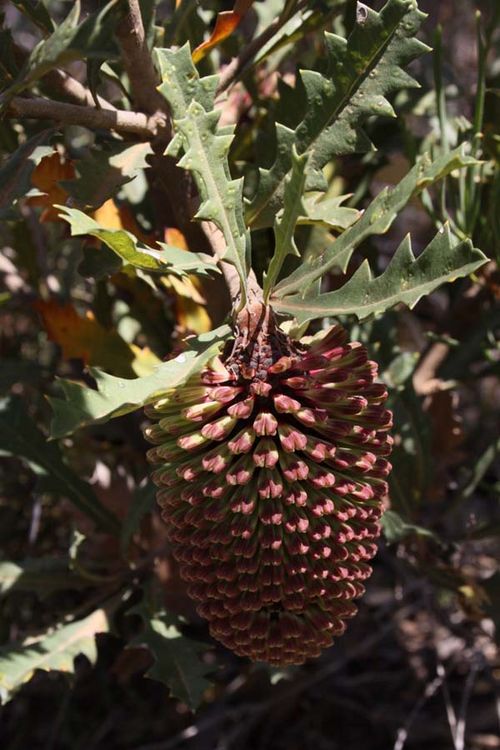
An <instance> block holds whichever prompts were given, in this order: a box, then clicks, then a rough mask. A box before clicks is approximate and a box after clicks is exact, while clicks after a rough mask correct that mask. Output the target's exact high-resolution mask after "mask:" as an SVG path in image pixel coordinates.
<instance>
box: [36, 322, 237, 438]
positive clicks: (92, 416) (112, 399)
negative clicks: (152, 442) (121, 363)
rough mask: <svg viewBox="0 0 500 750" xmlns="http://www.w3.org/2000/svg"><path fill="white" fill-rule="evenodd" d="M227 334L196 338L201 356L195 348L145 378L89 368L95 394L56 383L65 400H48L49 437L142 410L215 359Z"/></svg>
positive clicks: (220, 330)
mask: <svg viewBox="0 0 500 750" xmlns="http://www.w3.org/2000/svg"><path fill="white" fill-rule="evenodd" d="M228 333H229V327H228V326H222V327H221V328H218V329H216V330H215V331H212V332H211V333H210V334H204V335H203V336H200V337H198V342H199V344H200V345H201V346H204V348H203V349H202V351H201V352H200V351H199V350H197V349H195V348H192V349H191V350H190V351H186V352H183V353H182V354H179V356H178V357H176V358H175V359H171V360H169V361H168V362H164V363H163V364H161V365H159V366H158V367H157V369H156V371H155V372H154V373H153V374H152V375H148V376H146V377H142V378H134V379H131V380H128V379H125V378H117V377H114V376H113V375H108V374H107V373H105V372H102V371H101V370H96V369H94V368H90V373H91V375H92V377H93V378H94V379H95V381H96V385H97V390H94V389H92V388H87V387H86V386H83V385H80V384H79V383H74V382H72V381H70V380H60V381H59V383H60V385H61V388H62V390H63V393H64V396H65V398H64V399H60V398H50V399H49V401H50V404H51V406H52V409H53V411H54V416H53V420H52V424H51V436H52V437H54V438H59V437H64V436H65V435H69V434H71V433H72V432H74V431H75V430H76V429H78V428H80V427H84V426H86V425H89V424H94V423H99V422H107V421H108V420H109V419H112V418H113V417H119V416H121V415H123V414H128V413H129V412H132V411H135V410H136V409H139V408H140V407H141V406H144V404H146V403H148V402H149V401H151V399H152V398H154V396H155V395H156V394H159V393H162V392H163V391H165V390H167V389H168V388H177V387H179V386H181V385H183V384H184V383H185V382H186V380H188V378H189V377H190V376H191V375H193V374H194V373H196V372H198V371H199V370H200V369H201V368H202V367H203V366H204V364H205V363H206V362H207V361H208V360H209V359H210V358H211V357H213V356H214V355H215V353H216V352H217V350H218V349H219V348H220V346H221V343H222V341H223V340H224V338H225V337H226V336H227V334H228ZM195 343H196V340H194V341H193V342H191V341H190V344H191V345H192V346H193V345H194V344H195ZM207 343H208V344H209V345H208V346H206V344H207Z"/></svg>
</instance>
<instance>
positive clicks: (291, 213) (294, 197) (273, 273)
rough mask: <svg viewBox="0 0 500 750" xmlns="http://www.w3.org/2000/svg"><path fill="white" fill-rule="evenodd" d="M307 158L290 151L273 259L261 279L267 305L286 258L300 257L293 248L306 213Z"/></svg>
mask: <svg viewBox="0 0 500 750" xmlns="http://www.w3.org/2000/svg"><path fill="white" fill-rule="evenodd" d="M308 158H309V157H308V155H307V154H304V155H303V156H299V155H298V154H297V152H296V150H295V148H294V149H293V154H292V161H293V166H292V171H291V173H290V176H289V177H288V178H287V180H286V184H285V195H284V208H283V210H282V211H280V213H279V214H278V216H277V217H276V219H275V222H274V242H275V248H274V255H273V257H272V258H271V262H270V263H269V269H268V272H267V274H266V276H265V278H264V300H265V301H266V302H267V300H268V299H269V295H270V293H271V292H272V290H273V289H274V285H275V283H276V280H277V279H278V276H279V273H280V271H281V268H282V267H283V263H284V262H285V259H286V257H287V255H296V256H300V253H299V251H298V249H297V245H296V244H295V240H294V233H295V227H296V226H297V220H298V218H299V216H303V215H304V214H305V212H306V208H305V206H304V203H303V201H302V195H303V192H304V185H305V181H306V174H305V170H306V167H307V160H308Z"/></svg>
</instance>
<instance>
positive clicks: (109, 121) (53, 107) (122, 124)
mask: <svg viewBox="0 0 500 750" xmlns="http://www.w3.org/2000/svg"><path fill="white" fill-rule="evenodd" d="M7 115H9V116H10V117H32V118H34V119H37V120H53V121H55V122H62V123H65V124H67V125H82V126H84V127H87V128H97V129H103V130H116V131H117V132H119V133H133V134H135V135H138V136H141V138H147V139H151V138H154V137H155V136H156V134H157V133H158V129H159V127H160V125H161V122H160V120H159V118H158V117H157V116H152V117H149V116H148V115H146V114H143V113H142V112H127V111H125V110H119V109H112V110H110V109H96V108H95V107H80V106H78V105H76V104H66V103H65V102H55V101H51V100H49V99H42V98H41V97H33V98H29V99H28V98H25V97H21V96H15V97H14V98H13V99H11V101H10V102H9V104H8V107H7Z"/></svg>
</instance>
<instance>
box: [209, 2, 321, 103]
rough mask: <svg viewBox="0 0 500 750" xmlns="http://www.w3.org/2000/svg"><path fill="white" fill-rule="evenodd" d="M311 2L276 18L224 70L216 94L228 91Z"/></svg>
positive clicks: (301, 4)
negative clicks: (264, 49) (264, 48)
mask: <svg viewBox="0 0 500 750" xmlns="http://www.w3.org/2000/svg"><path fill="white" fill-rule="evenodd" d="M308 3H309V0H301V2H299V3H298V4H297V5H296V6H295V7H294V8H292V12H291V13H287V14H284V13H282V14H281V15H280V16H278V18H276V19H275V20H274V21H273V22H272V23H271V24H269V26H268V27H267V28H265V29H264V31H263V32H262V33H261V34H259V36H257V37H255V39H252V41H251V42H249V43H248V44H247V46H246V47H244V48H243V49H242V50H241V52H240V54H239V55H238V56H237V57H235V58H233V59H232V60H231V62H230V63H229V65H228V66H227V67H226V68H225V69H224V70H223V72H222V74H221V76H220V78H219V85H218V86H217V92H216V94H217V95H219V94H221V93H222V92H223V91H225V90H226V89H228V88H229V87H230V86H232V84H233V83H234V82H235V81H236V79H237V78H239V77H240V76H241V74H242V73H243V72H244V70H245V69H246V68H247V67H248V65H250V64H251V62H252V60H253V58H254V57H255V55H256V54H257V52H259V50H261V49H262V47H264V45H265V44H267V42H268V41H269V40H270V39H272V38H273V36H274V35H275V34H277V33H278V31H279V30H280V29H281V28H282V27H283V26H284V25H285V23H286V22H287V21H289V20H290V18H291V17H292V15H294V14H295V13H298V12H300V11H301V10H302V9H303V8H306V7H307V5H308Z"/></svg>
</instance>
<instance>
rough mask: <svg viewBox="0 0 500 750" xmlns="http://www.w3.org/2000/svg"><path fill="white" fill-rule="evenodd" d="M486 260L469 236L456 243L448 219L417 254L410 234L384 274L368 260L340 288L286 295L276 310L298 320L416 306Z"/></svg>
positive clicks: (366, 313)
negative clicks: (373, 269)
mask: <svg viewBox="0 0 500 750" xmlns="http://www.w3.org/2000/svg"><path fill="white" fill-rule="evenodd" d="M487 261H488V259H487V257H486V256H485V255H484V254H483V253H482V252H481V251H480V250H478V249H477V248H475V247H473V246H472V243H471V242H470V241H469V240H466V241H464V242H459V243H455V242H454V241H453V238H452V237H451V234H450V229H449V226H448V225H446V227H443V228H442V230H441V231H440V232H438V234H437V235H436V236H435V237H434V239H433V240H432V242H431V243H430V244H429V245H428V246H427V247H426V248H425V250H424V251H423V252H422V253H421V254H420V255H419V256H418V258H417V259H415V256H414V255H413V252H412V248H411V240H410V237H409V236H407V237H406V238H405V239H404V240H403V242H402V243H401V245H400V246H399V247H398V249H397V250H396V253H395V255H394V257H393V259H392V260H391V262H390V264H389V265H388V266H387V268H386V269H385V271H384V272H383V273H382V274H381V275H380V276H377V277H376V278H373V277H372V272H371V269H370V265H369V263H368V261H367V260H364V261H363V263H362V264H361V266H360V267H359V268H358V269H357V271H356V272H355V273H354V275H353V276H351V278H350V279H349V280H348V281H347V282H346V283H345V284H344V286H342V287H341V288H340V289H337V290H336V291H334V292H327V293H326V294H320V295H318V296H315V297H313V298H311V299H308V298H307V297H301V296H300V295H298V294H297V295H294V296H292V297H287V298H286V300H285V301H284V302H283V304H282V305H281V304H280V303H278V304H277V305H276V310H277V311H278V312H286V313H287V314H288V315H293V316H294V317H295V318H296V319H297V322H298V323H299V324H301V323H305V322H306V321H308V320H312V319H314V318H320V317H324V316H330V315H332V316H339V315H356V317H357V318H359V319H360V320H362V319H363V318H367V317H368V316H370V315H375V314H377V313H383V312H385V311H386V310H388V309H389V308H391V307H394V305H397V304H399V303H401V302H402V303H404V304H405V305H407V306H408V307H409V308H412V307H414V306H415V305H416V304H417V302H418V301H419V299H421V297H423V296H424V295H426V294H430V293H431V292H433V291H434V290H435V289H437V288H438V287H439V286H441V284H444V283H447V282H450V281H455V279H457V278H460V277H462V276H467V275H468V274H470V273H472V272H473V271H475V270H476V269H477V268H479V267H480V266H482V265H484V263H486V262H487Z"/></svg>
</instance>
